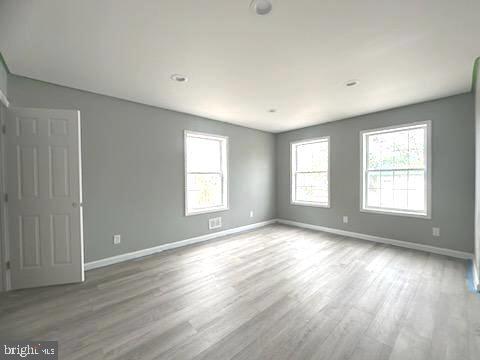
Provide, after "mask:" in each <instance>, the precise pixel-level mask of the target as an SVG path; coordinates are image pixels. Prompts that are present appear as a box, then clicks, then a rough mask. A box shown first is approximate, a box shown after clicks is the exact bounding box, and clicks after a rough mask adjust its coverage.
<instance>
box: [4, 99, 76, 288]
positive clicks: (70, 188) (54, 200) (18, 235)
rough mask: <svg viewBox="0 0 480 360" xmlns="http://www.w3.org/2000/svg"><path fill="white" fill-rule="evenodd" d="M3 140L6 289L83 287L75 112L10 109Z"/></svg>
mask: <svg viewBox="0 0 480 360" xmlns="http://www.w3.org/2000/svg"><path fill="white" fill-rule="evenodd" d="M6 137H7V149H6V156H7V190H8V203H7V204H8V218H9V227H8V228H9V243H10V262H11V284H12V288H13V289H19V288H26V287H36V286H46V285H55V284H64V283H73V282H80V281H83V280H84V269H83V233H82V232H83V229H82V207H81V203H82V193H81V161H80V114H79V112H78V111H76V110H47V109H25V108H11V109H9V110H8V116H7V136H6Z"/></svg>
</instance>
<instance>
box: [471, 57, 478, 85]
mask: <svg viewBox="0 0 480 360" xmlns="http://www.w3.org/2000/svg"><path fill="white" fill-rule="evenodd" d="M479 63H480V56H479V57H477V58H476V59H475V61H474V62H473V73H472V92H474V91H475V87H476V84H477V76H478V64H479Z"/></svg>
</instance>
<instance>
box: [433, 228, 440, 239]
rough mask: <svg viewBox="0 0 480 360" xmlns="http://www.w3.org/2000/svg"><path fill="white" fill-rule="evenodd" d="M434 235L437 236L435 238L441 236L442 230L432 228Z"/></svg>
mask: <svg viewBox="0 0 480 360" xmlns="http://www.w3.org/2000/svg"><path fill="white" fill-rule="evenodd" d="M432 235H433V236H435V237H438V236H440V228H438V227H434V228H432Z"/></svg>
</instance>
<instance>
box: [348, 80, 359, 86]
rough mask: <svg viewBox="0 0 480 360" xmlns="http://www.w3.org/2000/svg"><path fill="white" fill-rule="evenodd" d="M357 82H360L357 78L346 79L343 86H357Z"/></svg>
mask: <svg viewBox="0 0 480 360" xmlns="http://www.w3.org/2000/svg"><path fill="white" fill-rule="evenodd" d="M358 84H360V81H358V80H348V81H347V82H346V83H345V86H346V87H354V86H357V85H358Z"/></svg>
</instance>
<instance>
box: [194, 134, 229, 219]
mask: <svg viewBox="0 0 480 360" xmlns="http://www.w3.org/2000/svg"><path fill="white" fill-rule="evenodd" d="M227 146H228V138H227V137H225V136H218V135H210V134H203V133H197V132H192V131H185V214H186V215H187V216H188V215H195V214H201V213H207V212H214V211H221V210H227V209H228V174H227Z"/></svg>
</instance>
